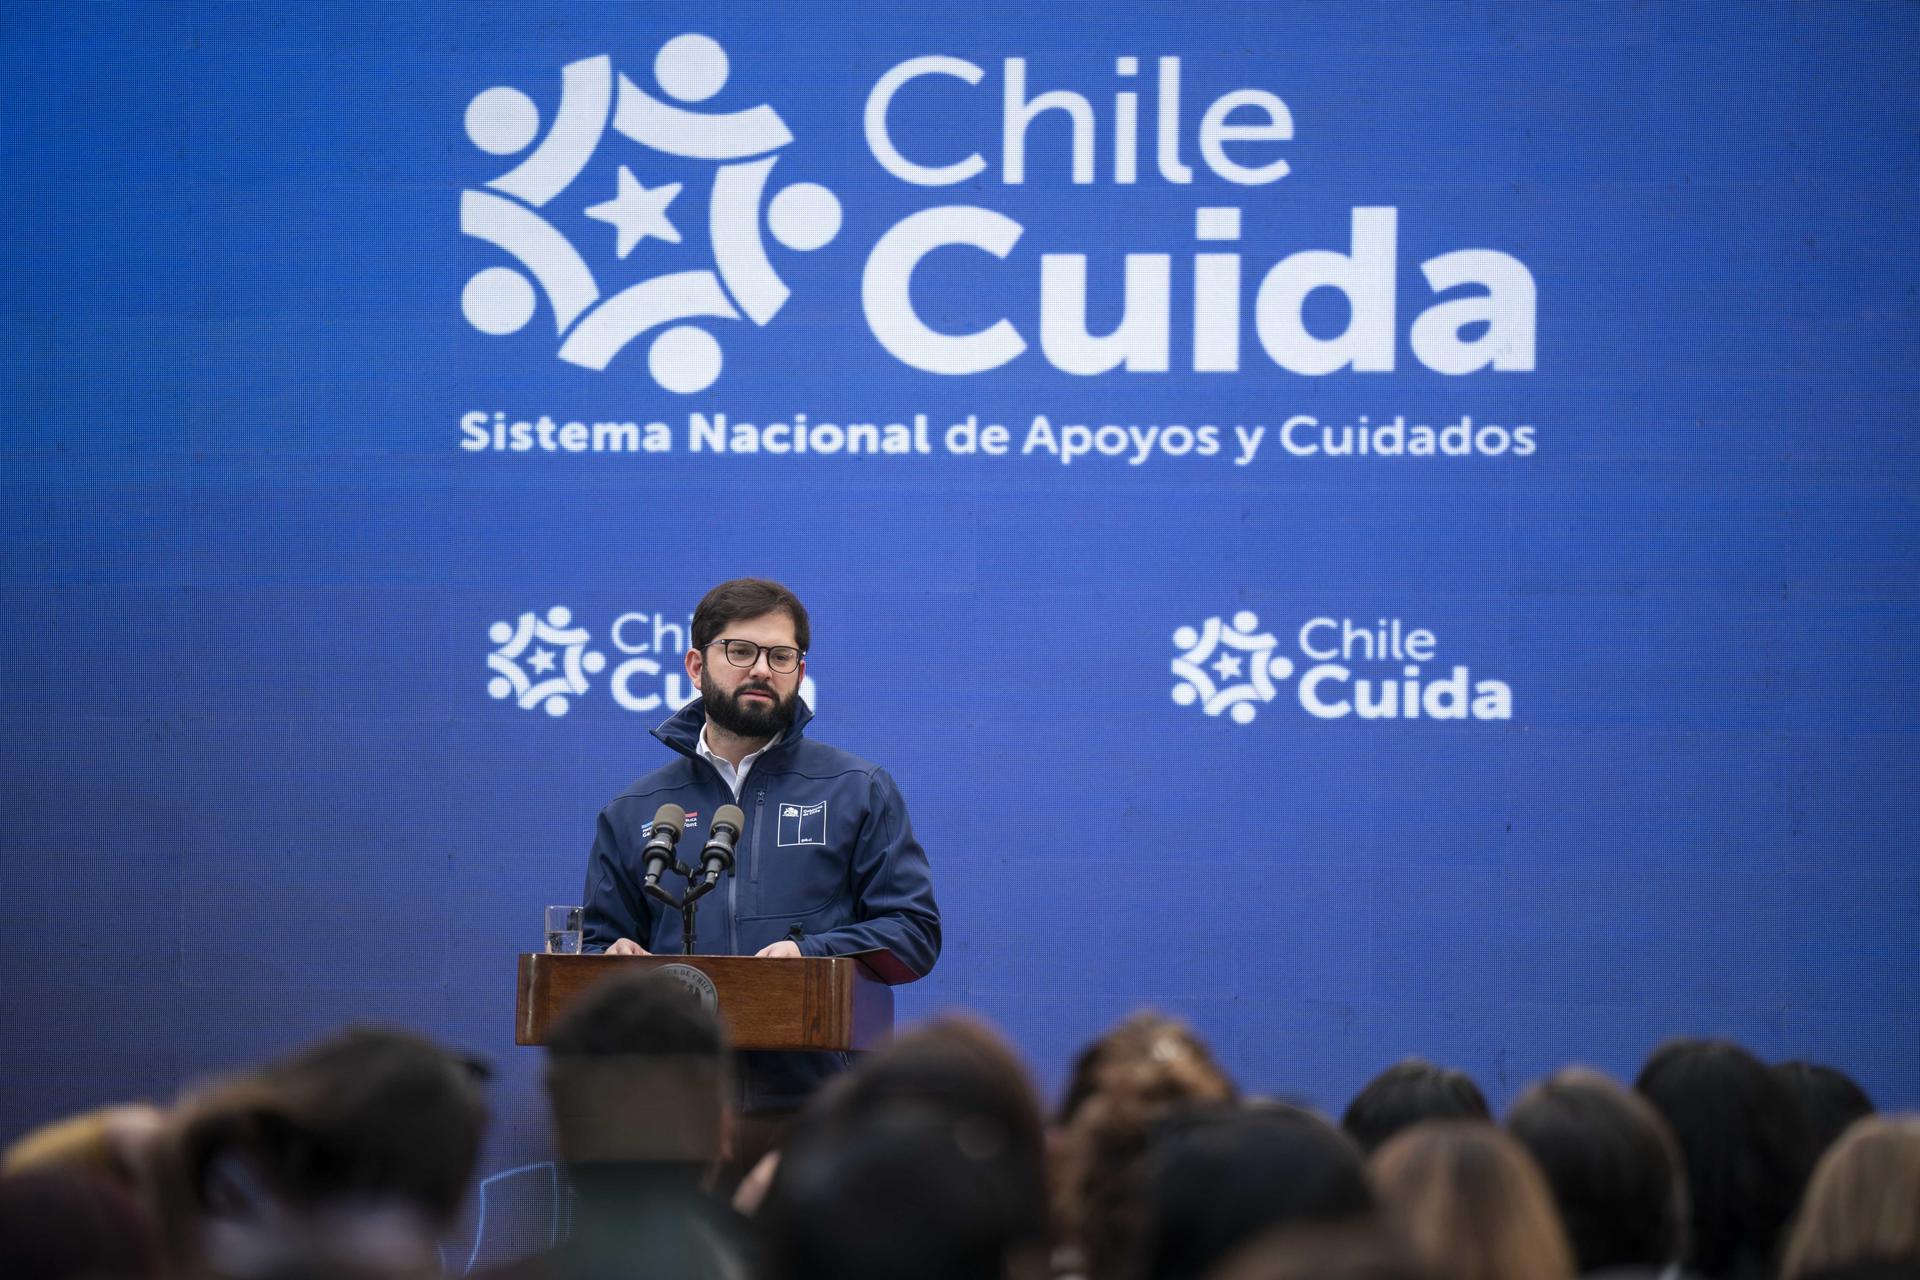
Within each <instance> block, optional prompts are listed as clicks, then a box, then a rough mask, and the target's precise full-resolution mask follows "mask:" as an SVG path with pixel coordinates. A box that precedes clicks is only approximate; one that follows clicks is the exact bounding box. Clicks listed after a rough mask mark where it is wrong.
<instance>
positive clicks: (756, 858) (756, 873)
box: [748, 787, 767, 888]
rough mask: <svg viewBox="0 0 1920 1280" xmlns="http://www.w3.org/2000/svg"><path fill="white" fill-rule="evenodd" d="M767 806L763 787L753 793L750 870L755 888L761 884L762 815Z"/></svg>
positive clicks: (765, 790)
mask: <svg viewBox="0 0 1920 1280" xmlns="http://www.w3.org/2000/svg"><path fill="white" fill-rule="evenodd" d="M766 807H767V789H766V788H765V787H762V788H760V790H758V791H756V792H754V793H753V864H752V866H751V867H749V868H748V870H749V872H750V873H751V874H752V876H753V883H754V887H755V888H758V887H759V884H760V843H761V836H760V831H761V825H762V824H761V822H760V816H761V814H762V813H764V812H765V811H766Z"/></svg>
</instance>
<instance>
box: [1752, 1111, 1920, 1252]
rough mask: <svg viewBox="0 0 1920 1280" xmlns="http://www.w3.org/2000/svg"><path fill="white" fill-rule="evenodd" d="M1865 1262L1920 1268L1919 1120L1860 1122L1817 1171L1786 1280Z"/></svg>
mask: <svg viewBox="0 0 1920 1280" xmlns="http://www.w3.org/2000/svg"><path fill="white" fill-rule="evenodd" d="M1860 1263H1901V1264H1904V1265H1906V1266H1907V1267H1910V1268H1916V1267H1920V1116H1872V1117H1869V1118H1867V1119H1864V1120H1861V1121H1858V1122H1857V1123H1855V1124H1854V1126H1853V1127H1852V1128H1851V1129H1848V1130H1847V1131H1846V1133H1845V1134H1843V1135H1842V1136H1841V1138H1840V1141H1838V1142H1836V1143H1834V1144H1833V1146H1832V1147H1830V1148H1829V1149H1828V1150H1827V1153H1826V1154H1825V1155H1824V1156H1822V1157H1821V1158H1820V1163H1819V1164H1818V1165H1817V1166H1816V1167H1815V1168H1814V1171H1813V1178H1812V1180H1811V1181H1809V1182H1808V1184H1807V1194H1806V1199H1805V1200H1804V1201H1803V1202H1802V1203H1801V1205H1800V1214H1799V1218H1798V1220H1797V1221H1796V1222H1795V1223H1794V1226H1793V1231H1792V1233H1791V1235H1790V1236H1789V1237H1788V1240H1787V1247H1786V1252H1785V1255H1784V1257H1783V1259H1782V1261H1781V1266H1780V1274H1781V1277H1782V1280H1808V1278H1809V1277H1811V1276H1813V1275H1815V1274H1817V1273H1823V1272H1825V1271H1828V1270H1832V1269H1834V1268H1839V1267H1849V1266H1854V1265H1856V1264H1860Z"/></svg>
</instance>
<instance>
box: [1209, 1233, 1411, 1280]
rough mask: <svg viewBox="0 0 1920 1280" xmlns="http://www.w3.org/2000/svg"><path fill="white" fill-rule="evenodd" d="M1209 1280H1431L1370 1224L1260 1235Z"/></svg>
mask: <svg viewBox="0 0 1920 1280" xmlns="http://www.w3.org/2000/svg"><path fill="white" fill-rule="evenodd" d="M1209 1280H1430V1275H1429V1273H1428V1272H1427V1271H1426V1269H1425V1268H1423V1267H1422V1266H1421V1265H1420V1263H1419V1262H1418V1261H1417V1260H1416V1259H1415V1258H1414V1256H1413V1255H1412V1254H1411V1253H1410V1252H1408V1250H1407V1248H1406V1246H1405V1245H1403V1244H1402V1243H1401V1242H1400V1241H1399V1240H1397V1239H1395V1238H1394V1237H1393V1236H1392V1235H1390V1234H1389V1233H1386V1232H1383V1231H1381V1230H1379V1229H1378V1227H1377V1226H1375V1225H1374V1224H1372V1223H1368V1224H1366V1225H1364V1226H1362V1225H1356V1224H1346V1225H1340V1226H1321V1227H1284V1228H1282V1229H1280V1230H1279V1231H1275V1232H1271V1233H1269V1234H1267V1235H1265V1236H1262V1237H1261V1238H1260V1239H1259V1240H1257V1241H1255V1242H1254V1243H1253V1244H1251V1245H1249V1246H1248V1247H1246V1248H1245V1249H1242V1250H1241V1251H1240V1252H1239V1253H1237V1254H1235V1255H1234V1256H1233V1257H1232V1258H1231V1259H1229V1260H1228V1261H1227V1262H1226V1263H1225V1264H1223V1265H1222V1266H1221V1267H1219V1268H1218V1269H1216V1270H1215V1271H1213V1272H1211V1273H1210V1276H1209Z"/></svg>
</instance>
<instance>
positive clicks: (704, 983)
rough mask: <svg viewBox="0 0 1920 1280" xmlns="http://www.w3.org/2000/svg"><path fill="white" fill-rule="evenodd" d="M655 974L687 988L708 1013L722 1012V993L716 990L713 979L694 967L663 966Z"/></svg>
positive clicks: (688, 965) (683, 965)
mask: <svg viewBox="0 0 1920 1280" xmlns="http://www.w3.org/2000/svg"><path fill="white" fill-rule="evenodd" d="M654 972H655V973H657V974H659V975H661V976H662V977H665V978H671V979H672V980H673V981H675V982H677V983H679V984H680V985H681V986H683V987H685V988H686V989H687V991H688V993H689V994H691V995H692V996H693V998H694V999H696V1000H698V1001H699V1002H700V1005H701V1007H702V1008H704V1009H705V1010H706V1011H707V1012H708V1013H718V1012H720V993H719V992H718V991H716V990H714V986H713V979H712V978H709V977H708V976H707V975H706V974H704V973H702V972H700V971H699V970H698V969H696V968H694V967H693V966H692V965H690V964H663V965H661V966H660V967H659V968H658V969H655V970H654Z"/></svg>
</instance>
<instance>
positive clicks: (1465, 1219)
mask: <svg viewBox="0 0 1920 1280" xmlns="http://www.w3.org/2000/svg"><path fill="white" fill-rule="evenodd" d="M1371 1163H1372V1169H1373V1176H1374V1184H1375V1187H1376V1189H1377V1190H1378V1192H1379V1195H1380V1203H1381V1208H1382V1209H1383V1210H1384V1212H1385V1214H1386V1217H1387V1220H1388V1221H1389V1222H1391V1223H1392V1224H1393V1225H1394V1226H1395V1227H1397V1228H1398V1229H1399V1230H1400V1232H1401V1234H1402V1235H1403V1236H1404V1237H1405V1238H1406V1240H1407V1243H1408V1244H1409V1245H1411V1246H1412V1248H1413V1251H1414V1253H1415V1254H1416V1255H1418V1257H1419V1259H1420V1261H1421V1262H1422V1263H1423V1264H1425V1266H1426V1267H1427V1269H1428V1270H1430V1271H1432V1272H1433V1273H1434V1274H1435V1275H1436V1276H1438V1277H1442V1280H1572V1278H1573V1274H1574V1271H1573V1249H1572V1247H1571V1246H1570V1245H1569V1244H1568V1243H1567V1234H1566V1231H1565V1230H1564V1229H1563V1228H1562V1227H1561V1225H1560V1217H1559V1214H1558V1211H1556V1210H1555V1209H1554V1207H1553V1197H1552V1195H1551V1194H1550V1193H1549V1192H1548V1190H1547V1184H1546V1179H1545V1178H1543V1177H1542V1176H1541V1175H1540V1170H1539V1169H1538V1167H1536V1166H1535V1164H1534V1163H1533V1158H1532V1157H1531V1156H1529V1155H1528V1154H1527V1152H1526V1148H1524V1147H1522V1146H1521V1145H1520V1144H1519V1143H1518V1142H1517V1141H1515V1140H1514V1139H1513V1138H1511V1137H1509V1136H1508V1135H1507V1134H1505V1133H1503V1132H1501V1131H1500V1130H1499V1129H1497V1128H1495V1127H1494V1126H1492V1125H1490V1124H1485V1123H1482V1122H1479V1121H1457V1120H1446V1121H1429V1122H1426V1123H1423V1124H1417V1125H1415V1126H1413V1127H1412V1128H1411V1129H1408V1130H1406V1131H1404V1132H1402V1133H1401V1134H1399V1135H1398V1136H1396V1137H1394V1138H1392V1139H1391V1140H1389V1141H1388V1143H1387V1144H1386V1145H1385V1146H1384V1147H1381V1148H1380V1150H1379V1151H1378V1152H1376V1153H1375V1154H1374V1157H1373V1160H1372V1162H1371Z"/></svg>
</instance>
